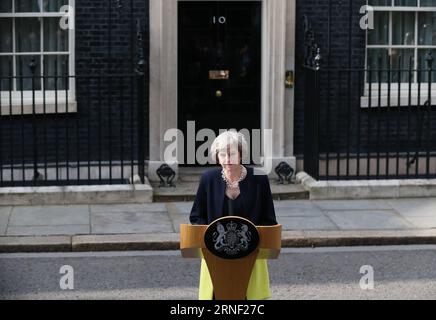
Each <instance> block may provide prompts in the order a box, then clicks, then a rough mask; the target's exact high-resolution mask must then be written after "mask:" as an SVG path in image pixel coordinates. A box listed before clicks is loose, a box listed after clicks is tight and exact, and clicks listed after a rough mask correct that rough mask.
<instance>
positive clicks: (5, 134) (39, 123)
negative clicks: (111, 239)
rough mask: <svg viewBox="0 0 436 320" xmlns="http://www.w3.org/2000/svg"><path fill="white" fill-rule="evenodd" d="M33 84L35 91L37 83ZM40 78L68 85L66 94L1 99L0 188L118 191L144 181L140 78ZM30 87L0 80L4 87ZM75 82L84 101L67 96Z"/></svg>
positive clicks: (7, 79)
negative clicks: (110, 187)
mask: <svg viewBox="0 0 436 320" xmlns="http://www.w3.org/2000/svg"><path fill="white" fill-rule="evenodd" d="M14 78H15V79H14ZM27 78H29V77H27ZM30 78H31V79H32V83H33V84H34V83H35V79H36V77H35V76H34V77H30ZM38 78H40V79H39V80H40V81H47V80H49V79H52V80H54V81H55V82H57V81H59V80H61V81H64V82H65V88H66V90H62V91H63V92H61V90H58V89H57V88H56V90H53V91H44V92H36V90H32V91H31V93H30V92H26V94H29V93H30V96H31V99H30V100H26V99H25V95H24V92H22V93H18V94H16V95H15V96H14V92H12V90H9V92H4V91H3V98H4V99H1V101H0V186H36V185H38V186H41V185H71V184H115V183H126V182H129V179H130V178H131V177H133V176H134V175H135V174H138V175H139V176H140V177H142V178H143V177H144V163H145V146H144V127H145V117H144V106H145V101H144V88H143V86H144V85H145V80H144V74H143V73H135V74H126V75H121V74H118V75H113V74H112V75H104V74H100V75H87V76H56V77H48V76H44V77H38ZM25 79H26V77H0V83H4V82H5V80H6V81H7V82H12V81H14V80H18V81H23V80H25ZM72 82H74V83H75V86H76V88H77V89H76V90H77V92H80V95H74V94H73V93H72V92H71V91H70V90H68V85H67V84H69V83H72ZM0 91H1V88H0ZM7 93H9V94H7ZM37 93H39V94H40V98H39V97H37Z"/></svg>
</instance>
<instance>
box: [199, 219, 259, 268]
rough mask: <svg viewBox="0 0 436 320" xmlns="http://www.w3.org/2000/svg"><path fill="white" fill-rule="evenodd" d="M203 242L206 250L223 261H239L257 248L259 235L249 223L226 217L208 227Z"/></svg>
mask: <svg viewBox="0 0 436 320" xmlns="http://www.w3.org/2000/svg"><path fill="white" fill-rule="evenodd" d="M205 241H206V246H207V248H208V249H209V250H210V251H211V252H212V253H214V254H215V255H217V256H219V257H221V258H225V259H239V258H242V257H245V256H247V255H249V254H250V253H251V252H253V251H254V250H255V249H256V248H257V245H258V243H259V234H258V232H257V229H256V227H255V226H254V225H253V224H252V223H250V222H249V221H247V220H245V219H240V218H237V217H226V218H223V219H219V220H217V221H215V222H214V223H212V224H211V225H210V226H209V228H208V230H207V231H206V235H205Z"/></svg>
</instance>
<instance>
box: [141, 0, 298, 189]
mask: <svg viewBox="0 0 436 320" xmlns="http://www.w3.org/2000/svg"><path fill="white" fill-rule="evenodd" d="M149 1H150V101H149V102H150V112H149V118H150V123H149V144H150V161H149V163H148V178H149V180H150V181H159V178H158V176H157V175H156V169H157V168H158V167H160V165H162V164H163V163H165V162H164V161H163V159H164V157H163V154H164V150H165V148H166V146H167V145H168V144H169V143H168V142H167V143H165V142H164V134H165V132H166V131H167V130H168V129H176V128H177V126H178V123H177V34H178V30H177V29H178V15H177V3H178V1H183V0H149ZM211 1H214V0H211ZM227 1H230V0H227ZM258 1H262V84H261V88H262V106H261V110H262V111H261V129H272V135H273V140H272V141H273V144H272V165H273V168H274V167H275V166H276V165H277V164H278V163H279V162H281V161H286V162H287V163H288V164H290V165H291V166H292V167H293V168H294V169H295V165H296V163H295V162H296V161H295V157H294V90H293V89H286V88H285V72H286V70H294V64H295V62H294V60H295V20H296V19H295V18H296V17H295V11H296V0H258ZM169 165H170V166H171V167H172V168H173V169H174V170H175V171H176V173H177V174H178V166H177V164H169ZM273 174H274V173H273Z"/></svg>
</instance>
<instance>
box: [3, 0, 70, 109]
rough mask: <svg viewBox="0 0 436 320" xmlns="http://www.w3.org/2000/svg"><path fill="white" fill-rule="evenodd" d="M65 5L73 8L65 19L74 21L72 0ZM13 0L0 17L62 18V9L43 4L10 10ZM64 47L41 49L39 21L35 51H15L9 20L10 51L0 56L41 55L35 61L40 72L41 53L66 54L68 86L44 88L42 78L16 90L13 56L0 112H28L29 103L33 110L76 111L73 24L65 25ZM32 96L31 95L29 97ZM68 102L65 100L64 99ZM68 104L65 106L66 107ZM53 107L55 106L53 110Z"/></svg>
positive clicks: (42, 56) (13, 25)
mask: <svg viewBox="0 0 436 320" xmlns="http://www.w3.org/2000/svg"><path fill="white" fill-rule="evenodd" d="M68 5H69V6H70V7H72V8H73V12H72V13H70V15H71V16H70V17H69V19H73V23H75V21H74V20H75V0H69V1H68ZM14 8H15V1H14V0H12V12H9V13H7V12H6V13H5V12H2V13H0V18H11V19H15V18H51V17H54V18H59V19H60V18H62V17H63V16H64V15H65V14H64V13H62V12H43V7H41V11H39V12H14ZM67 32H68V51H58V52H55V51H44V33H43V23H42V22H41V41H40V42H41V43H40V51H37V52H17V51H16V45H17V44H16V30H15V23H12V52H0V56H7V57H17V56H41V58H40V60H39V61H38V64H39V65H40V68H41V74H40V75H36V76H35V77H36V78H38V77H41V76H42V75H43V68H44V66H43V58H44V56H45V55H62V56H67V57H68V74H69V80H68V89H58V90H57V91H56V90H45V88H44V83H43V82H44V81H41V89H39V90H35V91H34V92H33V91H32V90H17V88H18V85H17V81H19V80H18V78H17V77H19V76H18V75H17V66H16V63H14V62H15V61H16V59H14V58H13V63H12V70H13V75H14V78H15V80H14V83H13V87H12V88H10V89H9V90H3V88H1V89H2V90H1V91H0V99H1V110H0V115H2V116H3V115H11V114H32V113H33V105H35V113H44V109H45V113H55V112H57V113H66V112H67V111H68V113H70V112H76V111H77V103H76V81H75V28H69V29H68V31H67ZM33 96H34V98H33ZM11 102H12V103H11ZM67 102H68V103H67ZM67 105H68V108H67ZM56 109H57V110H56Z"/></svg>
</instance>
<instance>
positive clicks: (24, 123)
mask: <svg viewBox="0 0 436 320" xmlns="http://www.w3.org/2000/svg"><path fill="white" fill-rule="evenodd" d="M120 2H121V3H122V7H121V8H117V7H116V6H115V3H116V2H115V1H113V0H102V1H93V0H92V1H91V0H76V8H75V13H76V22H75V35H76V37H75V61H76V68H75V71H76V76H77V79H76V99H77V109H78V111H77V113H72V114H57V115H53V114H51V115H50V114H49V115H35V116H33V115H24V116H13V117H9V116H5V117H1V118H0V128H1V129H0V130H1V145H0V146H1V148H0V154H1V156H0V159H1V161H2V162H3V164H9V163H11V162H13V163H15V164H17V163H18V164H20V163H23V162H24V163H26V164H27V163H32V161H33V159H34V154H35V148H34V146H35V145H36V146H37V147H36V158H37V162H44V161H48V162H54V161H56V159H57V160H58V161H59V162H61V163H62V162H63V161H66V160H68V161H69V162H76V161H77V160H79V161H88V160H89V161H98V160H102V161H107V160H109V157H110V158H112V159H113V160H120V159H121V158H123V159H124V160H126V159H131V158H132V157H133V158H134V159H137V149H138V147H137V140H138V137H137V125H138V123H137V120H138V119H137V100H136V97H137V85H136V80H135V78H134V77H132V76H130V75H133V74H134V67H135V63H136V61H137V53H138V47H137V41H136V21H140V23H141V26H142V29H143V31H144V32H145V34H144V43H143V46H144V54H145V56H144V58H145V59H144V60H145V62H146V65H145V67H144V71H145V81H144V83H143V90H144V103H143V104H142V107H143V108H144V111H145V112H144V113H145V118H144V123H145V125H146V127H145V136H144V141H145V143H146V145H145V150H146V157H147V155H148V52H149V5H148V0H132V1H120ZM110 6H111V8H110ZM109 26H111V27H110V28H109ZM120 75H129V76H126V77H120ZM101 76H103V77H101ZM93 77H94V78H93ZM99 78H100V79H101V80H99ZM99 128H101V129H99ZM33 130H36V135H35V134H33V132H34V131H33ZM35 137H36V138H35Z"/></svg>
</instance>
